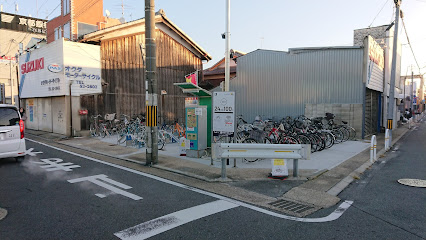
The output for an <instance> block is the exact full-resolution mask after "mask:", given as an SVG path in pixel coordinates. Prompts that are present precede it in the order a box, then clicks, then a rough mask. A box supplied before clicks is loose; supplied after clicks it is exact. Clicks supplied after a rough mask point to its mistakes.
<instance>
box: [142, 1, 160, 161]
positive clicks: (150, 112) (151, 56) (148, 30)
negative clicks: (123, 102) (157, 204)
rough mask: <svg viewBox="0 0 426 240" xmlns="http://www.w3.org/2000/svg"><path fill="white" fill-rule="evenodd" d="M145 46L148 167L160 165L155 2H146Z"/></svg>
mask: <svg viewBox="0 0 426 240" xmlns="http://www.w3.org/2000/svg"><path fill="white" fill-rule="evenodd" d="M145 45H146V73H145V75H146V82H145V87H146V88H148V94H147V96H146V129H147V132H148V134H147V135H148V139H147V146H146V165H147V166H150V165H152V164H157V163H158V147H157V146H158V129H157V106H158V97H157V95H158V89H157V88H158V87H157V77H156V72H157V65H156V64H157V63H156V45H155V5H154V0H145Z"/></svg>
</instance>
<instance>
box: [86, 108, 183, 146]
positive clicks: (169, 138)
mask: <svg viewBox="0 0 426 240" xmlns="http://www.w3.org/2000/svg"><path fill="white" fill-rule="evenodd" d="M90 134H91V136H93V137H103V138H104V137H111V136H116V137H117V144H123V143H125V142H128V143H130V145H131V146H135V147H144V146H146V139H147V138H146V137H147V131H146V125H145V117H144V116H143V115H138V116H133V117H130V116H127V115H125V114H121V115H120V117H119V118H117V114H115V113H111V114H106V115H105V116H102V115H94V116H91V117H90ZM181 137H185V127H184V126H182V125H180V124H179V123H177V122H176V123H175V124H173V125H166V124H163V125H162V126H161V127H160V128H159V130H158V149H159V150H161V149H163V148H164V145H165V144H166V143H167V142H178V141H179V138H181Z"/></svg>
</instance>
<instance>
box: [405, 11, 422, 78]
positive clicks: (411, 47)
mask: <svg viewBox="0 0 426 240" xmlns="http://www.w3.org/2000/svg"><path fill="white" fill-rule="evenodd" d="M401 20H402V26H403V27H404V31H405V36H406V37H407V41H408V45H409V46H410V49H411V53H412V54H413V57H414V61H415V62H416V65H417V67H418V68H419V74H420V65H419V63H418V62H417V58H416V55H415V54H414V50H413V46H411V42H410V38H409V37H408V33H407V28H406V27H405V22H404V18H401Z"/></svg>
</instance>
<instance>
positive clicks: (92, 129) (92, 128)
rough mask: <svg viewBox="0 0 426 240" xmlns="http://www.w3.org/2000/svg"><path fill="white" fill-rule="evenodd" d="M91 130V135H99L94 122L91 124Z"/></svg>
mask: <svg viewBox="0 0 426 240" xmlns="http://www.w3.org/2000/svg"><path fill="white" fill-rule="evenodd" d="M89 131H90V136H92V137H96V136H97V135H96V127H95V124H93V123H91V124H90V128H89Z"/></svg>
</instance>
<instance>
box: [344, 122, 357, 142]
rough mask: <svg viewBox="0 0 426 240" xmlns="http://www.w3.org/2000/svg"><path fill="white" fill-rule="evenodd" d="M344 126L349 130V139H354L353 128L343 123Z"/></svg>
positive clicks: (354, 132)
mask: <svg viewBox="0 0 426 240" xmlns="http://www.w3.org/2000/svg"><path fill="white" fill-rule="evenodd" d="M343 127H344V128H346V130H348V131H349V139H350V140H355V139H356V131H355V128H353V127H351V126H348V125H343Z"/></svg>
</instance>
